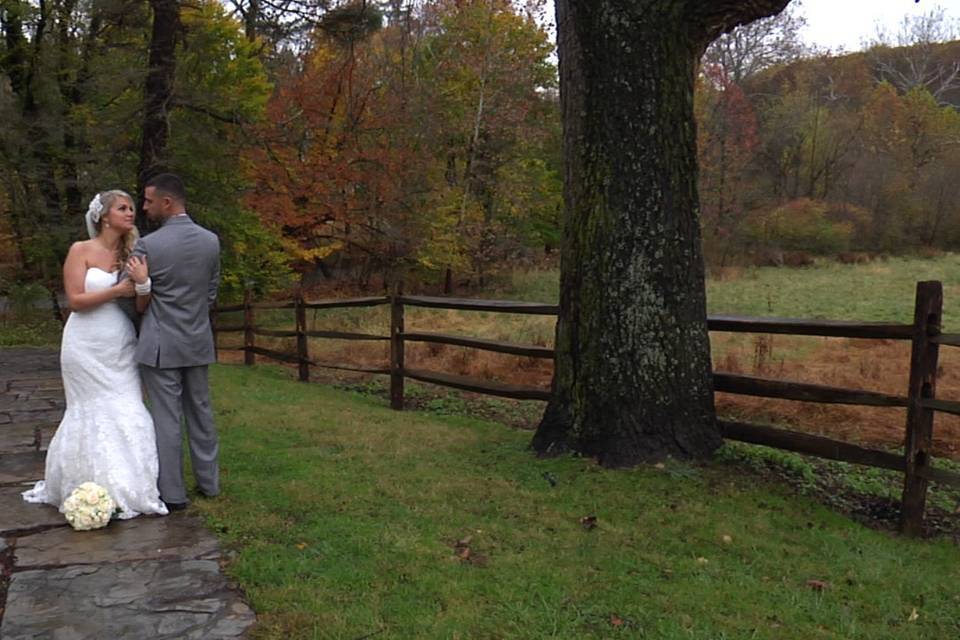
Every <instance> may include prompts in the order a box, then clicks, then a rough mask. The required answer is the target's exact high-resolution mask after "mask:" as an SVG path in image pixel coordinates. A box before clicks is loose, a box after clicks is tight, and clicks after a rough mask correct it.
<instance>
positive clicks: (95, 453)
mask: <svg viewBox="0 0 960 640" xmlns="http://www.w3.org/2000/svg"><path fill="white" fill-rule="evenodd" d="M116 281H117V272H115V271H114V272H112V273H108V272H106V271H103V270H102V269H99V268H96V267H91V268H90V269H88V270H87V274H86V278H85V280H84V290H85V291H88V292H90V291H100V290H103V289H107V288H109V287H111V286H112V285H114V284H115V283H116ZM136 342H137V336H136V332H135V331H134V327H133V323H132V322H131V321H130V318H128V317H127V315H126V314H125V313H124V312H123V310H122V309H121V308H120V306H119V305H118V304H117V303H116V302H115V301H111V302H107V303H105V304H102V305H100V306H98V307H95V308H92V309H88V310H86V311H75V312H73V313H71V314H70V318H69V319H68V320H67V323H66V325H65V326H64V328H63V342H62V344H61V347H60V367H61V371H62V374H63V388H64V392H65V393H66V399H67V408H66V412H65V413H64V416H63V420H62V421H61V422H60V426H59V428H57V432H56V434H55V435H54V436H53V439H52V440H51V441H50V446H49V448H48V449H47V462H46V472H45V473H44V479H43V480H42V481H40V482H38V483H37V484H36V486H35V487H34V488H33V489H31V490H29V491H26V492H24V493H23V498H24V500H26V501H28V502H42V503H47V504H52V505H54V506H55V507H58V508H60V509H61V511H62V504H63V501H64V500H65V499H66V498H67V496H69V495H70V493H71V492H72V491H73V490H74V489H75V488H76V487H77V486H79V485H80V484H82V483H84V482H96V483H97V484H99V485H100V486H102V487H104V488H105V489H106V490H107V491H108V492H109V493H110V496H111V497H112V498H113V499H114V501H116V503H117V506H118V507H119V509H120V513H119V514H117V517H118V518H122V519H126V518H133V517H135V516H138V515H140V514H143V513H157V514H166V513H167V508H166V505H164V504H163V502H162V501H161V500H160V492H159V490H158V489H157V473H158V462H157V446H156V435H155V433H154V430H153V420H152V419H151V417H150V413H149V412H148V411H147V408H146V407H145V406H144V405H143V395H142V392H141V388H140V372H139V370H138V369H137V364H136V362H135V361H134V359H133V356H134V349H135V347H136Z"/></svg>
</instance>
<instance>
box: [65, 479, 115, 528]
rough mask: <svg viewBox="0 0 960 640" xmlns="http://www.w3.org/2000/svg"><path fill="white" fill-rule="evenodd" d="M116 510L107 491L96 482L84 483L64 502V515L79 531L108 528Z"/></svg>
mask: <svg viewBox="0 0 960 640" xmlns="http://www.w3.org/2000/svg"><path fill="white" fill-rule="evenodd" d="M116 509H117V503H116V502H114V501H113V498H111V497H110V494H109V493H107V490H106V489H104V488H103V487H101V486H100V485H98V484H96V483H95V482H84V483H83V484H81V485H80V486H79V487H77V488H76V489H74V490H73V493H71V494H70V495H69V496H68V497H67V499H66V500H64V501H63V515H64V516H65V517H66V518H67V522H69V523H70V526H71V527H73V528H74V529H76V530H77V531H89V530H90V529H99V528H100V527H105V526H107V523H108V522H110V517H111V516H112V515H113V512H114V511H115V510H116Z"/></svg>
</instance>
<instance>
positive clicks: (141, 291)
mask: <svg viewBox="0 0 960 640" xmlns="http://www.w3.org/2000/svg"><path fill="white" fill-rule="evenodd" d="M152 284H153V283H152V282H151V281H150V278H147V279H146V280H144V281H143V283H139V282H138V283H136V284H134V285H133V290H134V291H136V292H137V295H138V296H145V295H148V294H149V293H150V289H151V286H152Z"/></svg>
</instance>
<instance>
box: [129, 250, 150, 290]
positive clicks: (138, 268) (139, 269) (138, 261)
mask: <svg viewBox="0 0 960 640" xmlns="http://www.w3.org/2000/svg"><path fill="white" fill-rule="evenodd" d="M127 273H129V274H130V278H131V279H132V280H133V281H134V282H137V283H139V284H143V283H144V282H146V281H147V278H148V277H149V276H150V272H149V270H148V269H147V257H146V256H144V257H142V258H141V257H139V256H131V257H130V259H129V260H127Z"/></svg>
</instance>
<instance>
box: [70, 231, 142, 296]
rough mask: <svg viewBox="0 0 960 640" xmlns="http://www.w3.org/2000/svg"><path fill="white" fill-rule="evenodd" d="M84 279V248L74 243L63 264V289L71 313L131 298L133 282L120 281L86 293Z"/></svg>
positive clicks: (127, 280)
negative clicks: (105, 287)
mask: <svg viewBox="0 0 960 640" xmlns="http://www.w3.org/2000/svg"><path fill="white" fill-rule="evenodd" d="M86 277H87V261H86V259H85V257H84V248H83V245H82V244H81V243H79V242H75V243H74V244H73V246H71V247H70V252H69V253H67V259H66V261H65V262H64V263H63V288H64V290H65V291H66V294H67V304H68V305H69V306H70V310H71V311H84V310H85V309H92V308H94V307H99V306H100V305H102V304H104V303H105V302H110V301H111V300H113V299H115V298H121V297H123V298H128V297H131V296H133V282H132V281H131V280H129V279H125V280H122V281H120V282H119V283H117V284H115V285H113V286H112V287H110V288H109V289H103V290H102V291H91V292H90V293H87V292H86V291H84V281H85V280H86Z"/></svg>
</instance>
